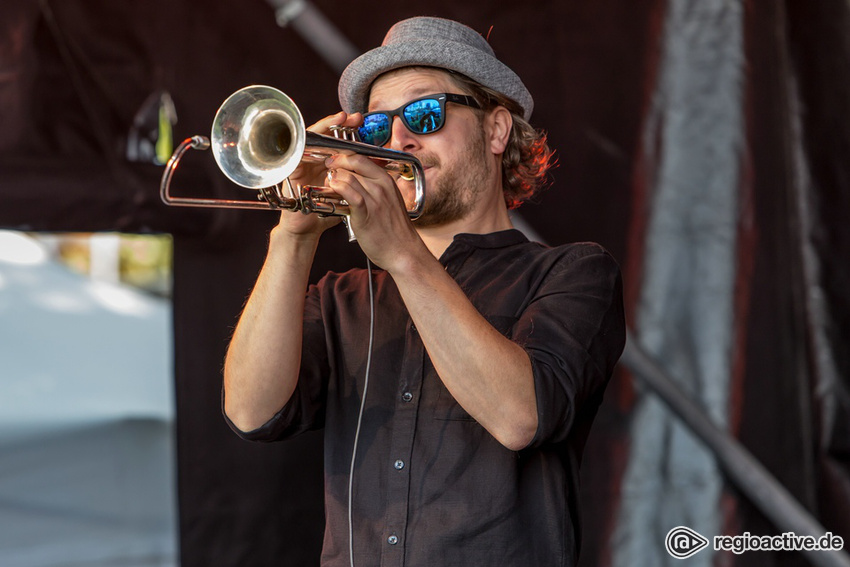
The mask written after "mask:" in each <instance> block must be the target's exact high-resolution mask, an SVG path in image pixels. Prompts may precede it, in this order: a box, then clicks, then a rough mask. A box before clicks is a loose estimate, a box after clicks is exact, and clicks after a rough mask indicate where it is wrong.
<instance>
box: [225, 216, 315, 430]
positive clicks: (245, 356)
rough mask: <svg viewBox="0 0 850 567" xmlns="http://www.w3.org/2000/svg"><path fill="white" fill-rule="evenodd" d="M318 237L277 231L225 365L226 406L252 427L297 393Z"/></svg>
mask: <svg viewBox="0 0 850 567" xmlns="http://www.w3.org/2000/svg"><path fill="white" fill-rule="evenodd" d="M317 243H318V237H315V238H313V237H307V238H294V237H291V236H290V235H288V234H283V233H281V232H280V231H279V230H278V229H276V230H275V231H273V232H272V236H271V241H270V244H269V252H268V256H267V257H266V261H265V263H264V265H263V269H262V271H261V272H260V276H259V277H258V278H257V283H256V285H255V287H254V290H253V291H252V292H251V296H250V298H249V299H248V302H247V303H246V305H245V309H244V310H243V312H242V315H241V317H240V319H239V323H238V324H237V326H236V330H235V331H234V333H233V338H232V340H231V342H230V347H229V348H228V351H227V357H226V359H225V365H224V391H225V394H224V396H225V397H224V400H225V403H224V409H225V413H226V414H227V416H228V418H229V419H230V420H231V421H232V422H233V424H234V425H235V426H236V427H238V428H239V429H241V430H243V431H251V430H253V429H256V428H258V427H260V426H261V425H263V424H264V423H266V422H267V421H268V420H269V419H270V418H271V417H272V416H274V414H275V413H276V412H277V411H278V410H280V408H282V407H283V406H284V404H286V402H287V401H288V400H289V398H290V397H291V396H292V392H293V391H294V389H295V385H296V383H297V380H298V370H299V367H300V364H301V341H302V329H303V318H304V297H305V290H306V288H307V282H308V278H309V274H310V266H311V265H312V262H313V256H314V254H315V251H316V245H317Z"/></svg>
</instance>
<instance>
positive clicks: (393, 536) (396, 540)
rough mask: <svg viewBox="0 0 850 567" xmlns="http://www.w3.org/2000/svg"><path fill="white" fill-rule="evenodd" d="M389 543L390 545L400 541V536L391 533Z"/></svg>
mask: <svg viewBox="0 0 850 567" xmlns="http://www.w3.org/2000/svg"><path fill="white" fill-rule="evenodd" d="M387 543H388V544H390V545H395V544H397V543H398V536H397V535H395V534H393V535H391V536H390V537H388V538H387Z"/></svg>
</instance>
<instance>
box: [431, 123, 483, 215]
mask: <svg viewBox="0 0 850 567" xmlns="http://www.w3.org/2000/svg"><path fill="white" fill-rule="evenodd" d="M484 147H485V142H484V130H483V128H482V129H481V130H479V135H478V136H476V137H474V138H473V139H471V140H470V141H469V143H468V144H467V145H466V147H464V148H462V149H461V150H460V151H459V152H458V153H457V154H455V156H454V158H453V159H452V160H451V162H449V163H445V164H443V163H441V162H440V161H439V160H438V159H437V158H436V157H432V156H428V155H425V156H422V157H421V159H422V163H423V166H425V167H427V166H433V165H441V166H442V167H440V168H439V172H440V177H439V178H438V179H437V180H436V182H435V183H434V184H433V186H426V187H425V208H424V209H423V211H422V215H421V216H420V217H419V219H417V220H416V223H415V224H416V226H417V227H432V226H439V225H442V224H447V223H450V222H453V221H457V220H460V219H462V218H464V217H465V216H466V215H468V214H469V212H470V211H472V209H473V208H474V206H475V201H476V199H478V196H479V195H480V194H481V193H482V192H484V190H485V187H484V184H485V183H487V182H488V181H487V180H488V179H490V171H491V168H492V165H491V164H490V162H489V161H488V159H487V157H488V156H487V155H486V153H485V151H484Z"/></svg>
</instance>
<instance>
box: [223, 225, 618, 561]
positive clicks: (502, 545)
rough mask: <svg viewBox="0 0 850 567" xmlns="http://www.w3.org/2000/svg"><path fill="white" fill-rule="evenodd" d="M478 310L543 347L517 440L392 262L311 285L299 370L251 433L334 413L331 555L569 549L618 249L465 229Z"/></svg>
mask: <svg viewBox="0 0 850 567" xmlns="http://www.w3.org/2000/svg"><path fill="white" fill-rule="evenodd" d="M440 262H441V263H442V264H443V265H444V266H445V268H446V270H447V271H448V273H449V274H450V275H451V276H452V277H453V278H454V279H455V280H456V281H457V283H458V284H459V285H460V287H461V288H462V289H463V290H464V292H465V293H466V294H467V296H468V297H469V299H470V301H471V302H472V303H473V305H475V307H476V308H477V309H478V310H479V312H480V313H481V314H482V315H483V316H484V317H485V318H486V319H487V320H488V321H489V322H490V323H491V324H492V325H493V326H494V327H495V328H496V329H498V330H499V331H500V332H501V333H503V334H504V335H505V336H507V337H508V338H510V339H512V340H513V341H515V342H517V343H518V344H519V345H521V346H522V347H523V348H524V349H525V350H526V352H527V353H528V356H529V357H530V359H531V363H532V369H533V374H534V384H535V388H536V396H537V406H538V422H539V425H538V430H537V433H536V435H535V437H534V440H533V441H532V442H531V444H530V445H529V446H528V447H527V448H525V449H523V450H521V451H516V452H515V451H511V450H509V449H507V448H505V447H504V446H503V445H501V444H500V443H499V442H497V441H496V440H495V439H494V438H493V437H492V436H491V435H490V434H489V433H488V432H487V431H486V430H485V429H484V428H483V427H481V426H480V425H479V424H478V423H477V422H476V421H474V420H473V419H472V418H471V417H470V416H469V414H468V413H467V412H466V411H465V410H464V409H463V408H462V407H461V406H460V405H459V404H458V403H457V402H456V401H455V400H454V399H453V398H452V396H451V394H449V392H448V390H447V389H446V388H445V386H444V385H443V383H442V382H441V381H440V377H439V376H438V375H437V373H436V371H435V370H434V367H433V365H432V364H431V362H430V360H429V358H428V355H427V353H426V351H425V347H424V345H423V343H422V340H421V339H420V337H419V335H418V334H417V331H416V328H415V327H414V325H413V324H412V321H411V319H410V316H409V314H408V312H407V309H406V308H405V306H404V303H403V302H402V300H401V297H400V295H399V293H398V289H397V288H396V286H395V284H394V282H393V280H392V278H391V277H390V276H389V275H388V274H387V273H386V272H383V271H380V270H378V271H376V272H375V273H374V275H373V278H374V293H375V328H374V346H373V352H372V355H371V364H370V371H369V377H368V388H367V386H366V367H367V362H368V361H369V353H368V350H369V349H368V338H369V322H370V303H369V291H368V280H367V278H368V272H367V271H365V270H353V271H350V272H347V273H345V274H334V273H330V274H328V275H326V276H325V277H324V278H323V279H322V280H321V281H320V282H319V283H318V284H317V285H316V286H312V287H311V288H310V290H309V291H308V295H307V305H306V313H305V322H304V352H303V355H302V370H301V376H300V378H299V382H298V386H297V388H296V391H295V394H294V395H293V397H292V399H291V400H290V402H289V403H288V404H287V405H286V406H285V407H284V408H283V409H282V410H281V411H280V412H279V413H278V414H277V415H276V416H275V417H274V418H273V419H272V420H271V421H269V422H268V423H267V424H265V425H264V426H263V427H261V428H259V429H257V430H255V431H252V432H248V433H245V432H239V431H237V432H238V433H239V434H240V435H242V436H243V437H245V438H247V439H253V440H275V439H282V438H285V437H287V436H291V435H294V434H296V433H298V432H301V431H304V430H308V429H316V428H324V429H325V487H326V490H325V508H326V530H325V542H324V548H323V552H322V565H323V566H334V567H336V566H339V567H342V566H347V565H349V559H348V549H349V547H348V546H349V538H348V531H349V527H348V492H349V490H348V487H349V468H350V465H351V456H352V450H353V446H354V436H355V430H356V428H357V420H358V413H359V409H360V400H361V396H362V395H363V393H364V390H366V402H365V409H364V413H363V421H362V426H361V433H360V439H359V443H358V447H357V458H356V462H355V467H354V477H353V491H352V494H353V507H352V508H353V509H352V515H353V534H354V537H353V541H354V563H355V565H356V566H357V567H369V566H378V565H380V566H382V567H383V566H402V565H406V566H417V567H425V566H428V567H440V566H446V567H448V566H458V567H469V566H473V565H474V566H476V567H482V566H499V567H510V566H516V567H530V566H534V567H547V566H565V565H572V564H573V563H574V562H575V560H576V557H577V555H578V546H579V544H580V533H579V515H578V506H577V502H578V481H579V478H578V468H579V463H580V460H581V453H582V450H583V447H584V443H585V440H586V438H587V434H588V431H589V428H590V425H591V422H592V421H593V418H594V416H595V415H596V410H597V408H598V406H599V403H600V402H601V400H602V394H603V391H604V389H605V386H606V384H607V382H608V379H609V377H610V376H611V373H612V370H613V367H614V364H615V363H616V361H617V359H618V358H619V356H620V353H621V352H622V349H623V345H624V341H625V325H624V320H623V305H622V285H621V280H620V272H619V268H618V267H617V264H616V262H615V261H614V260H613V259H612V258H611V256H610V255H608V254H607V253H606V252H605V251H604V250H603V249H602V248H601V247H599V246H598V245H594V244H572V245H567V246H560V247H557V248H547V247H545V246H542V245H540V244H536V243H532V242H529V241H528V240H527V239H526V238H525V237H524V236H523V235H522V233H520V232H518V231H515V230H508V231H503V232H497V233H493V234H486V235H472V234H460V235H458V236H456V237H455V239H454V241H453V242H452V244H451V245H450V246H449V248H448V249H447V250H446V251H445V253H444V254H443V256H442V257H441V258H440Z"/></svg>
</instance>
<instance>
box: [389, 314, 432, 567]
mask: <svg viewBox="0 0 850 567" xmlns="http://www.w3.org/2000/svg"><path fill="white" fill-rule="evenodd" d="M424 361H425V347H424V345H423V344H422V340H421V339H420V337H419V333H418V332H417V331H416V327H415V326H414V325H413V322H412V321H410V319H409V318H408V323H407V329H406V333H405V345H404V358H403V362H402V370H401V376H400V380H399V387H398V390H397V391H396V402H395V412H394V414H393V424H392V428H393V431H392V438H391V442H390V452H389V458H388V460H387V462H386V463H384V466H386V467H388V468H389V469H390V471H389V482H388V483H387V500H386V501H387V513H386V517H385V523H384V531H383V536H382V537H383V538H384V541H383V542H382V553H381V566H382V567H400V566H402V565H404V556H405V549H406V548H407V521H408V517H409V515H408V511H409V508H410V482H411V474H412V473H413V472H414V471H415V467H416V465H417V463H414V462H412V461H411V457H412V454H413V440H414V436H415V432H416V416H417V413H418V412H419V405H420V402H419V400H420V397H421V391H422V376H423V368H424Z"/></svg>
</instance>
